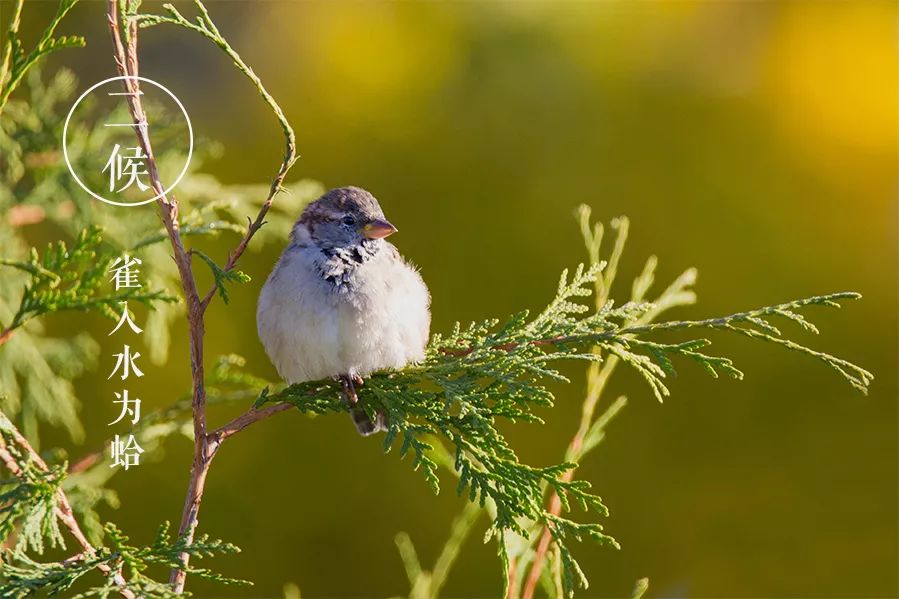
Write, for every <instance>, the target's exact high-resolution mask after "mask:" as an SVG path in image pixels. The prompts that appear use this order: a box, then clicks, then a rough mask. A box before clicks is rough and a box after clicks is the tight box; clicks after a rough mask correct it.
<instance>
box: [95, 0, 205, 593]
mask: <svg viewBox="0 0 899 599" xmlns="http://www.w3.org/2000/svg"><path fill="white" fill-rule="evenodd" d="M107 21H108V25H109V31H110V34H111V35H112V43H113V47H114V50H115V56H114V57H115V62H116V67H117V68H118V71H119V74H120V75H122V76H124V77H130V78H129V79H125V80H124V84H125V89H126V91H128V92H129V95H127V96H125V97H126V98H127V99H128V108H129V112H130V113H131V118H132V119H133V121H134V123H135V125H134V131H135V134H136V135H137V139H138V143H140V145H141V147H142V149H143V151H144V154H145V155H146V156H147V166H148V171H149V175H150V184H151V187H152V188H153V191H155V192H156V194H157V195H158V196H159V197H158V199H157V201H156V203H157V205H158V206H159V213H160V216H161V217H162V222H163V225H165V229H166V232H167V233H168V236H169V240H170V241H171V244H172V250H173V251H174V259H175V264H176V265H177V267H178V275H179V276H180V278H181V287H182V289H183V291H184V299H185V302H186V304H187V320H188V328H189V334H190V367H191V379H192V381H193V389H192V399H191V407H192V409H193V424H194V459H193V464H192V467H191V475H190V483H189V484H188V491H187V497H186V498H185V502H184V510H183V511H182V514H181V525H180V527H179V531H178V534H179V536H181V537H183V538H185V539H186V540H187V542H188V543H190V542H192V541H193V537H194V531H195V529H196V526H197V515H198V512H199V509H200V500H201V498H202V496H203V487H204V485H205V481H206V474H207V472H208V471H209V465H210V462H211V461H212V457H213V456H214V455H215V452H214V451H211V450H210V448H209V447H208V444H207V436H206V390H205V388H204V370H203V335H204V332H205V331H204V322H203V309H204V306H203V304H202V302H201V301H200V297H199V294H198V293H197V285H196V281H195V280H194V276H193V270H192V268H191V263H190V256H189V254H188V253H187V251H186V250H185V249H184V244H183V242H182V240H181V233H180V225H179V222H178V203H177V202H176V201H175V198H174V197H172V198H171V199H169V198H168V197H167V196H166V194H165V187H164V186H163V184H162V181H161V180H160V177H159V171H158V169H157V166H156V158H155V156H154V154H153V148H152V146H151V145H150V137H149V133H148V126H147V119H146V114H145V113H144V111H143V107H142V105H141V100H140V95H139V91H140V86H139V81H138V79H136V77H137V75H138V58H137V32H138V30H137V23H136V22H134V21H132V22H131V23H129V24H128V30H127V36H126V37H125V42H123V38H122V32H121V30H120V29H119V22H118V6H117V2H116V0H107ZM189 559H190V556H189V555H188V554H187V553H182V554H181V561H182V563H183V564H184V565H185V566H187V563H188V560H189ZM186 576H187V574H186V572H185V571H184V570H174V571H173V572H172V576H171V578H170V580H169V582H170V583H171V584H172V585H173V587H174V589H175V591H176V592H179V593H180V592H182V591H183V590H184V581H185V578H186Z"/></svg>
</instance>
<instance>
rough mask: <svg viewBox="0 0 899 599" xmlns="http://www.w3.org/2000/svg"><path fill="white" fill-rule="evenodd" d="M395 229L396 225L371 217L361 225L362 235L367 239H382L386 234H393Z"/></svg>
mask: <svg viewBox="0 0 899 599" xmlns="http://www.w3.org/2000/svg"><path fill="white" fill-rule="evenodd" d="M396 231H397V229H396V227H394V226H393V225H391V224H390V223H389V222H387V221H386V220H382V219H380V218H376V219H373V220H371V221H369V223H368V224H366V225H365V226H364V227H362V235H363V236H365V237H368V238H369V239H382V238H384V237H387V236H388V235H393V234H394V233H396Z"/></svg>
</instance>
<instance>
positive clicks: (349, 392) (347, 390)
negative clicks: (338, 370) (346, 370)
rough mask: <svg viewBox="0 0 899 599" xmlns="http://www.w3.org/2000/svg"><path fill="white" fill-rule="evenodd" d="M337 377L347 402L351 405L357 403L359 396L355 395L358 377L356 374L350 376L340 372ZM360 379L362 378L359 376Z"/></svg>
mask: <svg viewBox="0 0 899 599" xmlns="http://www.w3.org/2000/svg"><path fill="white" fill-rule="evenodd" d="M337 378H338V379H339V380H340V385H341V387H343V396H344V397H345V398H346V400H347V401H348V402H349V404H350V405H351V406H354V405H356V404H357V403H359V396H358V395H356V384H357V382H356V379H357V378H359V377H357V376H356V375H352V376H350V375H346V374H342V375H340V376H339V377H337ZM361 380H362V379H361V378H359V381H361ZM360 384H361V383H360Z"/></svg>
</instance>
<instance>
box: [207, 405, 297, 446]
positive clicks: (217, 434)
mask: <svg viewBox="0 0 899 599" xmlns="http://www.w3.org/2000/svg"><path fill="white" fill-rule="evenodd" d="M292 407H293V405H292V404H289V403H279V404H275V405H272V406H268V407H265V408H262V409H259V410H257V409H256V408H250V409H249V410H247V411H246V412H244V413H243V414H241V415H240V416H238V417H237V418H235V419H234V420H232V421H231V422H229V423H228V424H226V425H224V426H221V427H219V428H217V429H215V430H214V431H212V433H210V434H209V436H210V442H213V443H216V444H218V443H221V442H222V441H224V440H225V439H227V438H228V437H230V436H231V435H234V434H236V433H239V432H240V431H242V430H243V429H245V428H247V427H248V426H250V425H251V424H253V423H255V422H259V421H260V420H263V419H265V418H268V417H269V416H274V415H275V414H277V413H279V412H284V411H286V410H289V409H290V408H292Z"/></svg>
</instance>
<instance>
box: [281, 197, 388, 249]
mask: <svg viewBox="0 0 899 599" xmlns="http://www.w3.org/2000/svg"><path fill="white" fill-rule="evenodd" d="M303 229H305V230H303ZM396 231H397V229H396V227H394V226H393V225H392V224H390V222H389V221H388V220H387V219H386V218H385V217H384V212H383V211H382V210H381V206H380V205H379V204H378V200H376V199H375V197H374V196H373V195H371V194H370V193H368V192H367V191H365V190H364V189H361V188H359V187H338V188H336V189H332V190H331V191H329V192H328V193H326V194H325V195H323V196H322V197H320V198H319V199H317V200H315V201H314V202H312V203H311V204H309V205H308V206H307V207H306V209H305V210H304V211H303V214H302V215H301V216H300V219H299V220H298V221H297V226H296V227H295V228H294V235H295V236H298V235H302V236H303V237H305V236H306V235H308V236H309V239H311V241H312V242H313V243H315V245H317V246H318V247H320V248H322V249H325V250H327V249H338V248H352V247H356V246H363V247H364V246H368V245H374V244H378V243H380V241H379V240H381V239H383V238H385V237H387V236H388V235H392V234H393V233H396Z"/></svg>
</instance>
